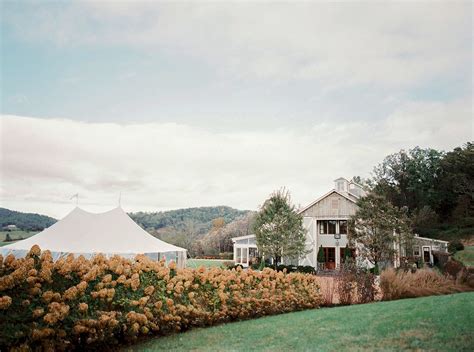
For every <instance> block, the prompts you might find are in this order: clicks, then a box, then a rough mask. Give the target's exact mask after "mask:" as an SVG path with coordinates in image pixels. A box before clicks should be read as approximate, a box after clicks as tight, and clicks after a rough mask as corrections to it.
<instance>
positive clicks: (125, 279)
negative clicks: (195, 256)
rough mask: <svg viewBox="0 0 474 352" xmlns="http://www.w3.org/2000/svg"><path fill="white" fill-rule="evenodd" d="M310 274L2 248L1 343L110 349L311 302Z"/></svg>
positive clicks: (315, 292) (315, 300)
mask: <svg viewBox="0 0 474 352" xmlns="http://www.w3.org/2000/svg"><path fill="white" fill-rule="evenodd" d="M319 291H320V290H319V287H318V285H317V282H316V278H315V277H314V276H313V275H305V274H300V273H286V271H285V272H276V271H274V270H271V269H269V268H266V269H265V270H263V271H261V272H256V271H252V270H248V271H243V270H241V269H237V270H225V269H220V268H212V269H205V268H199V269H176V266H175V264H174V263H170V264H169V265H168V266H166V264H165V263H164V262H163V261H161V262H156V261H152V260H150V259H149V258H148V257H146V256H137V257H136V258H135V259H134V260H127V259H124V258H121V257H118V256H115V257H112V258H110V259H106V258H105V257H104V256H102V255H98V256H96V257H94V258H93V259H91V260H86V259H85V258H84V257H82V256H79V257H77V258H75V257H74V256H72V255H70V256H68V257H67V258H62V259H60V260H58V261H56V262H53V260H52V257H51V253H50V252H49V251H44V252H42V253H41V251H40V249H39V247H38V246H34V247H33V248H32V249H31V251H30V253H29V254H28V255H27V256H26V257H25V258H21V259H15V258H14V257H13V256H11V255H9V256H7V257H6V258H5V259H3V258H2V257H1V256H0V350H4V349H9V348H12V347H20V348H23V349H26V350H28V349H33V348H34V349H35V350H37V349H40V350H51V351H52V350H66V349H67V350H71V349H80V350H84V349H109V348H110V346H112V345H119V344H123V343H128V342H130V341H133V340H135V339H136V338H137V337H139V336H146V335H156V334H166V333H170V332H174V331H180V330H184V329H188V328H190V327H193V326H206V325H213V324H217V323H221V322H226V321H231V320H238V319H249V318H255V317H258V316H263V315H270V314H278V313H283V312H290V311H294V310H301V309H307V308H317V307H319V306H320V304H321V301H322V299H321V295H320V292H319Z"/></svg>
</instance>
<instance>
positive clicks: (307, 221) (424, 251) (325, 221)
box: [232, 177, 448, 270]
mask: <svg viewBox="0 0 474 352" xmlns="http://www.w3.org/2000/svg"><path fill="white" fill-rule="evenodd" d="M334 183H335V184H334V189H332V190H331V191H329V192H328V193H326V194H324V195H323V196H321V197H319V198H318V199H316V200H315V201H313V202H312V203H310V204H309V205H307V206H306V207H303V208H302V209H300V210H299V211H298V212H299V213H300V214H301V215H303V225H304V227H305V229H306V248H307V249H308V250H309V253H308V254H306V255H305V256H304V257H303V258H300V259H299V260H298V265H310V266H312V267H314V268H317V267H318V262H317V256H318V251H319V248H320V246H322V248H323V250H324V257H325V261H326V262H325V263H324V265H323V267H324V268H325V269H328V270H333V269H338V268H339V267H340V265H341V261H342V258H344V250H345V248H346V245H348V244H349V242H348V239H347V232H348V220H349V219H350V217H351V216H352V215H354V214H355V213H356V211H357V204H356V203H357V200H358V199H359V198H360V197H363V196H364V195H365V194H366V193H365V191H364V189H363V188H362V186H360V185H359V184H357V183H356V182H354V181H348V180H347V179H345V178H343V177H340V178H338V179H336V180H335V181H334ZM232 240H233V242H234V261H235V263H236V264H242V266H244V267H246V266H248V265H249V263H251V261H252V257H251V254H250V253H252V255H253V256H254V257H256V256H257V253H256V252H257V251H258V249H257V244H256V239H255V235H249V236H243V237H236V238H233V239H232ZM447 244H448V242H447V241H440V240H435V239H430V238H424V237H417V236H415V246H414V251H413V254H412V255H413V256H415V257H420V259H421V260H422V261H423V262H425V263H430V264H432V263H433V251H444V252H446V251H447ZM353 252H354V255H355V256H357V251H356V250H355V249H354V250H353ZM400 255H401V256H405V255H406V253H403V252H402V253H398V255H397V256H396V258H395V261H394V263H393V265H394V266H399V265H400V259H399V258H400Z"/></svg>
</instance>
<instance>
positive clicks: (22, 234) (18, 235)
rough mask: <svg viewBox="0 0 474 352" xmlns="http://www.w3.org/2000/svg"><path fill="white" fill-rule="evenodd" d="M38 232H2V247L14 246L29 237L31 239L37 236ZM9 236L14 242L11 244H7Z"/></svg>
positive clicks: (0, 242)
mask: <svg viewBox="0 0 474 352" xmlns="http://www.w3.org/2000/svg"><path fill="white" fill-rule="evenodd" d="M36 233H37V231H21V230H18V231H0V247H3V246H6V245H7V244H12V243H15V242H16V241H18V240H20V239H25V238H28V237H31V236H33V235H35V234H36ZM7 234H9V235H10V237H11V239H13V240H14V241H11V242H5V238H6V237H7Z"/></svg>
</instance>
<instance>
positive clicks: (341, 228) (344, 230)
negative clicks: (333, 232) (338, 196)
mask: <svg viewBox="0 0 474 352" xmlns="http://www.w3.org/2000/svg"><path fill="white" fill-rule="evenodd" d="M339 233H340V234H341V235H347V220H340V221H339Z"/></svg>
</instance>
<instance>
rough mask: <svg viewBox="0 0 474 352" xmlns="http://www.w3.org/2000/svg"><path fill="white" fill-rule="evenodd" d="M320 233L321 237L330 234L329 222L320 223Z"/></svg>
mask: <svg viewBox="0 0 474 352" xmlns="http://www.w3.org/2000/svg"><path fill="white" fill-rule="evenodd" d="M319 233H320V234H321V235H326V234H327V233H328V222H327V220H323V221H320V222H319Z"/></svg>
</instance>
